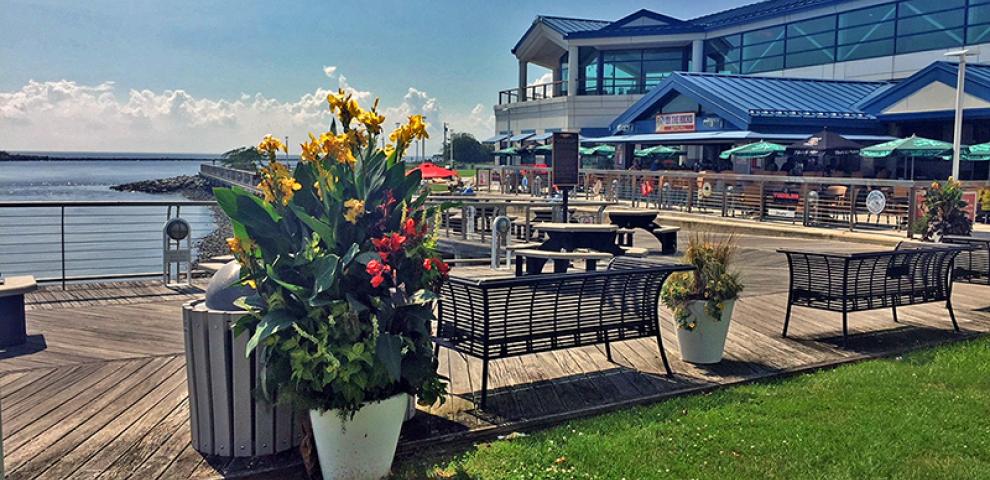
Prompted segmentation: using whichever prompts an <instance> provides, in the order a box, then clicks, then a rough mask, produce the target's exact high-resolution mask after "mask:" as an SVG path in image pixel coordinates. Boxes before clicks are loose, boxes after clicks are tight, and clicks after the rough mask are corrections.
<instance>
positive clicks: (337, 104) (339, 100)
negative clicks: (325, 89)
mask: <svg viewBox="0 0 990 480" xmlns="http://www.w3.org/2000/svg"><path fill="white" fill-rule="evenodd" d="M346 98H347V94H346V93H344V89H343V88H341V89H339V90H337V93H331V94H329V95H327V103H329V104H330V109H331V110H341V109H342V108H343V107H344V105H346V102H347V100H346Z"/></svg>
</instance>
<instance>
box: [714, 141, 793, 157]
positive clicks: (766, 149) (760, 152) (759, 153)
mask: <svg viewBox="0 0 990 480" xmlns="http://www.w3.org/2000/svg"><path fill="white" fill-rule="evenodd" d="M785 150H787V147H785V146H783V145H778V144H776V143H770V142H764V141H763V140H760V141H759V142H756V143H750V144H747V145H743V146H740V147H736V148H730V149H728V150H726V151H724V152H722V153H721V154H719V158H721V159H723V160H728V159H729V157H732V156H736V157H744V158H753V157H766V156H770V155H773V154H775V153H780V152H783V151H785Z"/></svg>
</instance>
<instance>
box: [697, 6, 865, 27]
mask: <svg viewBox="0 0 990 480" xmlns="http://www.w3.org/2000/svg"><path fill="white" fill-rule="evenodd" d="M849 1H852V0H766V1H763V2H757V3H751V4H749V5H743V6H741V7H736V8H730V9H728V10H723V11H721V12H715V13H711V14H708V15H702V16H700V17H697V18H692V19H691V20H689V22H691V23H694V24H697V25H703V26H704V27H705V28H706V29H708V30H712V29H715V28H722V27H727V26H730V25H738V24H740V23H747V22H751V21H755V20H767V19H769V18H773V17H779V16H783V15H789V14H792V13H797V12H800V11H803V10H809V9H812V8H821V7H827V6H831V5H836V4H840V3H846V2H849Z"/></svg>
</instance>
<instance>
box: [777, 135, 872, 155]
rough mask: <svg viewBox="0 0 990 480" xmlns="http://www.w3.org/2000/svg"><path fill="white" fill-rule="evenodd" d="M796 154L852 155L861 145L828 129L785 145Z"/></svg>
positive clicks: (857, 151)
mask: <svg viewBox="0 0 990 480" xmlns="http://www.w3.org/2000/svg"><path fill="white" fill-rule="evenodd" d="M787 148H788V149H790V150H793V151H794V153H795V154H796V155H825V154H831V155H854V154H857V153H859V149H860V148H863V146H862V145H860V144H858V143H856V142H854V141H852V140H849V139H848V138H846V137H843V136H842V135H839V134H838V133H835V132H832V131H830V130H828V129H825V130H822V131H821V132H818V133H816V134H814V135H812V136H810V137H808V138H806V139H804V140H800V141H797V142H794V143H792V144H790V145H788V146H787Z"/></svg>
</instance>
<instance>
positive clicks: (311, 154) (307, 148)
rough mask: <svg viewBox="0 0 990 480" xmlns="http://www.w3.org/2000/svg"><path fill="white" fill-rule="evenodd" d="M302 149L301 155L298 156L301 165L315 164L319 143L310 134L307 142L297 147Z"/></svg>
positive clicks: (319, 150) (319, 149) (318, 152)
mask: <svg viewBox="0 0 990 480" xmlns="http://www.w3.org/2000/svg"><path fill="white" fill-rule="evenodd" d="M299 146H300V147H301V148H302V153H300V154H299V159H300V160H302V162H303V163H309V162H315V161H316V159H317V158H318V156H319V154H320V152H321V148H320V142H319V141H318V140H317V139H316V137H314V136H313V134H312V133H310V134H309V141H308V142H306V143H303V144H300V145H299Z"/></svg>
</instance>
